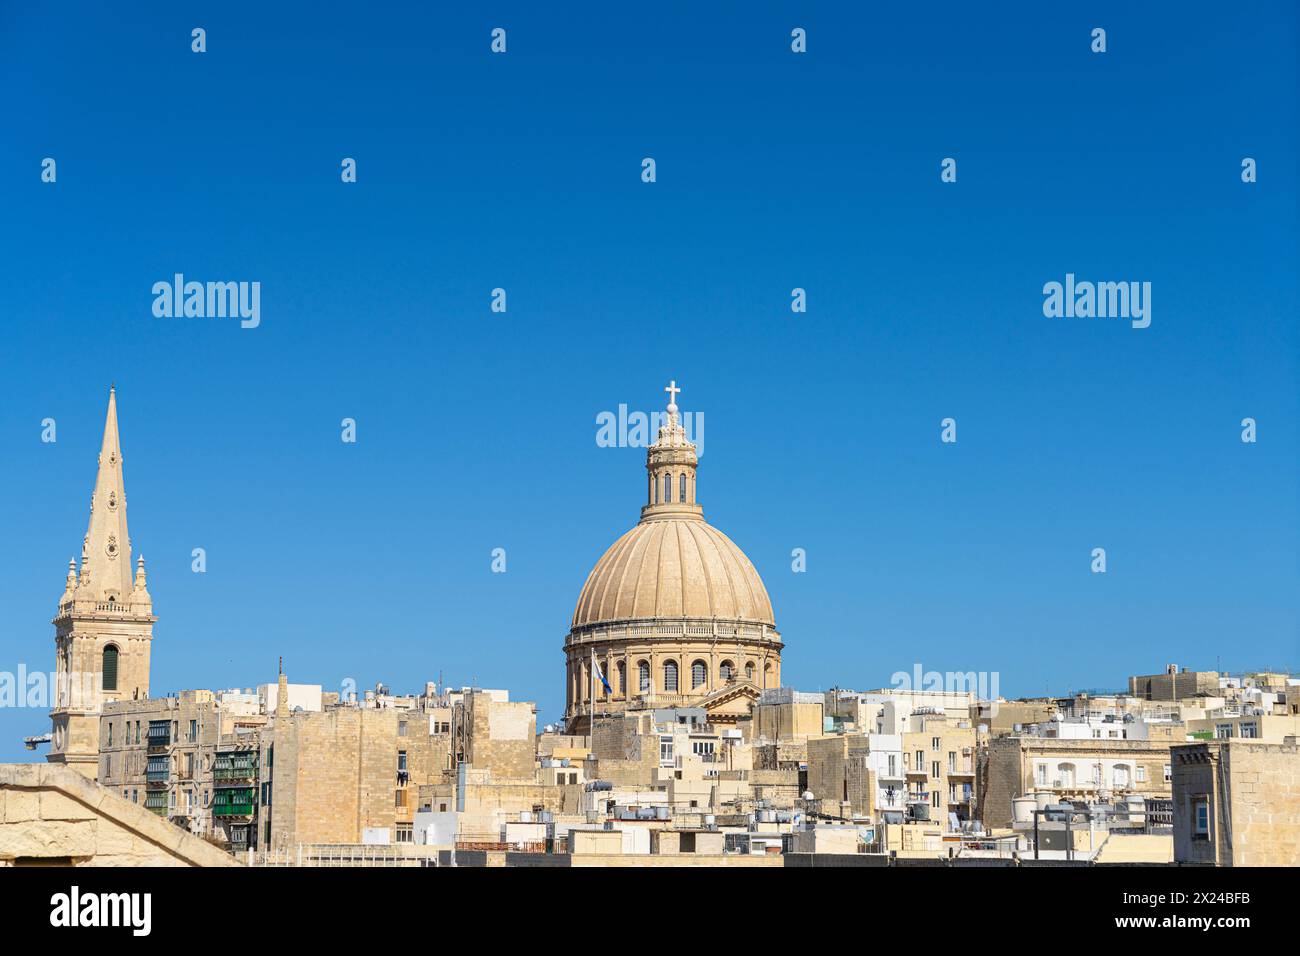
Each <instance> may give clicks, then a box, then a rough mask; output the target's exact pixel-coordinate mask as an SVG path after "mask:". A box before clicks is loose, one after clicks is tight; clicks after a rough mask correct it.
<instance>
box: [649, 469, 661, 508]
mask: <svg viewBox="0 0 1300 956" xmlns="http://www.w3.org/2000/svg"><path fill="white" fill-rule="evenodd" d="M650 484H652V485H654V493H655V504H659V479H658V478H655V477H654V476H651V478H650Z"/></svg>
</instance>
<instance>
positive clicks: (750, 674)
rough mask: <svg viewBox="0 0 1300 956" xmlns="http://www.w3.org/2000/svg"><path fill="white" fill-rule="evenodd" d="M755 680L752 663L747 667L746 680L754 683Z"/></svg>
mask: <svg viewBox="0 0 1300 956" xmlns="http://www.w3.org/2000/svg"><path fill="white" fill-rule="evenodd" d="M753 679H754V662H753V661H750V662H749V663H748V664H746V665H745V680H748V681H752V680H753Z"/></svg>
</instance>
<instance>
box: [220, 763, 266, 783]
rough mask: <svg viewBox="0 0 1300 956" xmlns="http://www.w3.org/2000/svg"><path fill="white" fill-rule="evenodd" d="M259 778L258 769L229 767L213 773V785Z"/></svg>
mask: <svg viewBox="0 0 1300 956" xmlns="http://www.w3.org/2000/svg"><path fill="white" fill-rule="evenodd" d="M256 776H257V768H256V767H229V768H223V769H221V770H214V771H212V782H213V783H218V784H219V783H225V782H229V781H232V780H237V781H240V782H243V781H247V780H252V779H254V778H255V777H256Z"/></svg>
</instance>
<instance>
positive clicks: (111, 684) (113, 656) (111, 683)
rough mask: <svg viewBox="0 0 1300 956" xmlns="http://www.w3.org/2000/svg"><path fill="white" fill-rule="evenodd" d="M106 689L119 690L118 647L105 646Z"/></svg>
mask: <svg viewBox="0 0 1300 956" xmlns="http://www.w3.org/2000/svg"><path fill="white" fill-rule="evenodd" d="M104 690H117V648H116V647H114V646H113V645H112V644H110V645H108V647H106V648H104Z"/></svg>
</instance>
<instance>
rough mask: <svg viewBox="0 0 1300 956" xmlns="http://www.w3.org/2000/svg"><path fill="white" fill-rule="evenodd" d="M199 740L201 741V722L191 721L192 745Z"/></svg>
mask: <svg viewBox="0 0 1300 956" xmlns="http://www.w3.org/2000/svg"><path fill="white" fill-rule="evenodd" d="M198 739H199V722H198V721H197V720H191V721H190V743H194V742H195V741H196V740H198Z"/></svg>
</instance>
